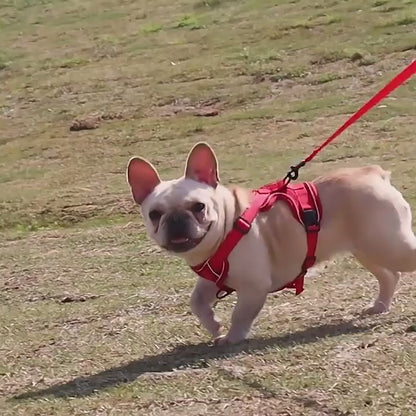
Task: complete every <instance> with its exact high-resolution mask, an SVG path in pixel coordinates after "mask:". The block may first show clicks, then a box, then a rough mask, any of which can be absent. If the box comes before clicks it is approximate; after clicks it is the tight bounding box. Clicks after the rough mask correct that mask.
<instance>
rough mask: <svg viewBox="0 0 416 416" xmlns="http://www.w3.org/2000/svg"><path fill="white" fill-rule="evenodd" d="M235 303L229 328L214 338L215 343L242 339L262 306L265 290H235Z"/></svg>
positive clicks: (227, 342) (235, 341)
mask: <svg viewBox="0 0 416 416" xmlns="http://www.w3.org/2000/svg"><path fill="white" fill-rule="evenodd" d="M237 297H238V298H237V304H236V306H235V308H234V311H233V314H232V317H231V328H230V330H229V331H228V333H227V335H225V336H220V337H218V338H217V339H216V340H215V344H216V345H223V344H237V343H239V342H241V341H244V340H245V339H246V337H247V335H248V333H249V332H250V328H251V325H252V324H253V321H254V319H255V318H256V317H257V315H258V314H259V312H260V310H261V309H262V308H263V305H264V302H265V301H266V297H267V291H263V290H260V289H258V288H257V290H256V289H254V290H252V291H248V290H247V291H246V290H245V291H243V292H237Z"/></svg>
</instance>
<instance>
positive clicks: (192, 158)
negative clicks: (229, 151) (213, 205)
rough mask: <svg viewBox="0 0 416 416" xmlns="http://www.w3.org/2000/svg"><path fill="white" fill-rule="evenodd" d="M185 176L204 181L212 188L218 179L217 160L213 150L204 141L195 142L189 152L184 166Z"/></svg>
mask: <svg viewBox="0 0 416 416" xmlns="http://www.w3.org/2000/svg"><path fill="white" fill-rule="evenodd" d="M185 177H186V178H189V179H194V180H195V181H198V182H204V183H206V184H208V185H211V186H213V187H214V188H215V187H216V186H217V185H218V182H219V181H220V178H219V175H218V161H217V158H216V156H215V153H214V151H213V150H212V149H211V147H210V146H209V145H208V144H207V143H204V142H201V143H198V144H196V145H195V146H194V147H193V148H192V150H191V151H190V152H189V155H188V159H187V161H186V167H185Z"/></svg>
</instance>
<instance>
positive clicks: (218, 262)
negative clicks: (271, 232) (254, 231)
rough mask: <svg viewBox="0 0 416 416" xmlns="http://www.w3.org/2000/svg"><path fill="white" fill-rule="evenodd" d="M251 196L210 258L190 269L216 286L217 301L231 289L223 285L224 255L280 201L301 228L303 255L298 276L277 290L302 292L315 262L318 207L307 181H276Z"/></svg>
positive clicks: (226, 265)
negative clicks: (289, 182)
mask: <svg viewBox="0 0 416 416" xmlns="http://www.w3.org/2000/svg"><path fill="white" fill-rule="evenodd" d="M253 194H254V197H253V201H252V203H251V205H250V206H249V207H248V208H247V209H246V210H245V211H244V212H243V213H242V214H241V215H240V216H239V217H238V218H237V219H236V220H235V222H234V224H233V228H232V229H231V231H230V232H229V233H228V234H227V236H226V237H225V239H224V241H223V242H222V243H221V245H220V246H219V247H218V249H217V251H216V252H215V253H214V255H213V256H212V257H211V258H209V259H208V260H206V261H205V262H204V263H202V264H200V265H198V266H194V267H192V269H193V270H194V271H195V272H196V273H197V274H198V275H199V276H201V277H202V278H205V279H208V280H210V281H212V282H214V283H215V284H216V285H217V287H218V289H219V290H218V293H217V298H219V299H221V298H224V297H225V296H227V295H229V294H230V293H232V292H233V291H234V289H232V288H230V287H228V286H226V285H225V283H224V282H225V280H226V278H227V277H228V271H229V263H228V256H229V255H230V253H231V252H232V250H233V249H234V247H235V246H236V245H237V244H238V242H239V241H240V240H241V238H243V236H244V235H246V234H247V233H248V232H249V231H250V229H251V224H252V223H253V221H254V219H255V218H256V216H257V215H258V214H259V213H260V212H265V211H268V210H269V209H270V208H272V206H273V205H274V204H275V203H276V202H277V201H278V200H284V201H285V202H286V203H287V204H288V205H289V207H290V209H291V211H292V214H293V216H294V217H295V218H296V220H297V221H298V222H300V223H301V224H302V225H303V226H304V227H305V231H306V241H307V252H306V258H305V260H304V262H303V264H302V268H301V272H300V274H299V275H298V276H297V277H296V279H295V280H293V281H292V282H291V283H289V284H287V285H285V286H284V287H282V288H280V289H278V290H282V289H285V288H289V289H295V291H296V294H297V295H298V294H300V293H301V292H302V291H303V283H304V276H305V274H306V272H307V270H308V269H309V268H310V267H312V266H313V264H314V263H315V260H316V257H315V252H316V246H317V242H318V232H319V225H320V221H321V216H322V206H321V203H320V200H319V195H318V192H317V190H316V187H315V185H314V184H312V183H308V182H306V183H301V184H296V185H291V184H287V183H286V182H285V181H279V182H277V183H272V184H268V185H265V186H263V187H261V188H260V189H258V190H256V191H254V192H253Z"/></svg>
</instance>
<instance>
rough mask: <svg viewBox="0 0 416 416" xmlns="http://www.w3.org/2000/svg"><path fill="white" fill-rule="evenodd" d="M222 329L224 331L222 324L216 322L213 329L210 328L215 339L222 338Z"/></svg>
mask: <svg viewBox="0 0 416 416" xmlns="http://www.w3.org/2000/svg"><path fill="white" fill-rule="evenodd" d="M221 329H222V326H221V322H219V321H215V323H214V324H213V326H212V328H210V332H211V335H212V337H213V338H214V339H217V338H219V337H220V334H221Z"/></svg>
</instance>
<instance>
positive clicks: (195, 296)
mask: <svg viewBox="0 0 416 416" xmlns="http://www.w3.org/2000/svg"><path fill="white" fill-rule="evenodd" d="M128 180H129V183H130V186H131V188H132V192H133V196H134V197H135V200H136V202H138V203H139V204H141V207H142V214H143V217H144V220H145V223H146V228H147V232H148V234H149V236H150V237H151V238H152V239H154V240H155V241H156V243H157V244H159V245H160V246H161V247H165V248H166V249H168V250H169V251H171V252H173V253H175V254H177V255H179V256H181V257H182V258H184V259H185V261H186V262H187V263H188V264H189V265H190V266H194V265H197V264H200V263H202V262H203V261H205V260H206V259H208V258H209V257H211V256H212V254H213V253H214V252H215V251H216V249H217V248H218V246H219V244H220V243H221V242H222V241H223V239H224V237H225V236H226V234H227V233H228V232H229V231H230V229H231V227H232V224H233V222H234V220H235V218H236V217H237V216H238V215H240V214H241V212H242V211H243V210H244V208H245V207H247V206H248V205H249V204H250V200H251V193H250V191H249V190H246V189H243V188H238V187H234V188H226V187H224V186H222V185H221V184H220V183H219V176H218V162H217V159H216V157H215V154H214V152H213V151H212V149H211V148H210V147H209V146H208V145H207V144H205V143H198V144H197V145H196V146H195V147H194V148H193V149H192V150H191V152H190V154H189V156H188V161H187V165H186V168H185V176H184V177H182V178H180V179H176V180H173V181H167V182H163V181H160V179H159V176H158V174H157V172H156V170H155V169H154V167H153V166H152V165H151V164H150V163H149V162H147V161H145V160H144V159H138V158H133V159H131V161H130V162H129V167H128ZM313 182H314V183H315V185H316V187H317V189H318V192H319V195H320V198H321V202H322V208H323V217H322V222H321V231H320V232H319V237H318V246H317V252H316V257H317V263H319V262H322V261H325V260H328V259H330V258H332V257H333V256H334V255H335V254H337V253H341V252H350V253H352V254H353V255H354V256H355V257H356V258H357V259H358V261H359V262H360V263H361V264H362V265H363V266H364V267H366V268H367V269H368V270H369V271H370V272H371V273H372V274H374V276H375V277H376V278H377V280H378V282H379V293H378V296H377V298H376V300H375V301H374V304H373V305H372V306H371V307H369V308H368V309H367V310H366V312H367V313H370V314H375V313H382V312H386V311H388V310H389V308H390V306H391V303H392V299H393V295H394V292H395V289H396V286H397V283H398V281H399V278H400V272H409V271H413V270H416V236H415V235H414V233H413V231H412V214H411V210H410V206H409V204H408V203H407V202H406V201H405V200H404V198H403V196H402V195H401V193H400V192H399V191H398V190H397V189H396V188H394V187H393V186H392V185H391V183H390V173H389V172H386V171H385V170H383V169H382V168H381V167H379V166H367V167H362V168H351V169H341V170H338V171H335V172H333V173H330V174H328V175H324V176H322V177H320V178H317V179H315V180H314V181H313ZM197 203H200V204H203V207H204V208H203V211H199V208H200V207H201V205H195V204H197ZM154 210H158V215H159V214H161V215H160V218H159V220H158V221H157V223H155V221H154V219H153V220H151V219H150V218H149V213H150V212H151V211H154ZM153 215H155V214H153ZM172 224H174V227H172V226H170V225H172ZM172 229H174V230H175V236H173V235H171V234H172V232H171V231H170V230H172ZM305 253H306V237H305V231H304V229H303V227H302V226H301V225H300V224H299V223H298V222H297V221H296V219H295V218H294V217H293V215H292V213H291V211H290V209H289V207H288V206H287V205H286V203H285V202H282V201H279V202H277V203H276V204H275V205H274V206H273V208H272V209H271V210H269V211H268V212H265V213H261V214H260V215H258V217H257V218H256V220H255V221H254V223H253V225H252V229H251V230H250V232H249V233H248V234H247V235H246V236H245V237H244V238H243V239H242V240H241V241H240V242H239V244H238V245H237V246H236V247H235V249H234V250H233V251H232V253H231V254H230V257H229V263H230V270H229V277H228V278H227V280H226V284H227V285H228V286H230V287H232V288H234V289H235V290H236V292H237V304H236V306H235V309H234V311H233V314H232V319H231V328H230V330H229V331H228V333H227V334H226V335H221V334H220V323H219V321H218V319H217V318H216V317H215V314H214V311H213V309H212V305H213V303H214V302H215V300H216V297H215V295H216V292H217V287H216V286H215V284H214V283H213V282H210V281H207V280H205V279H202V278H199V277H198V280H197V282H196V285H195V288H194V290H193V293H192V296H191V309H192V311H193V313H194V314H195V315H196V316H197V317H198V318H199V320H200V322H201V323H202V324H203V325H204V327H205V328H206V329H207V330H208V331H209V332H210V333H211V334H212V336H213V337H214V338H215V342H216V343H217V344H224V343H238V342H241V341H242V340H244V339H245V338H246V337H247V335H248V333H249V331H250V328H251V326H252V323H253V321H254V319H255V318H256V316H257V315H258V313H259V312H260V310H261V309H262V307H263V305H264V302H265V299H266V297H267V294H268V293H269V292H270V291H273V290H275V289H278V288H280V287H282V286H284V285H285V284H287V283H289V282H290V281H292V280H293V279H294V278H295V277H296V276H297V275H298V274H299V272H300V269H301V264H302V262H303V260H304V257H305Z"/></svg>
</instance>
